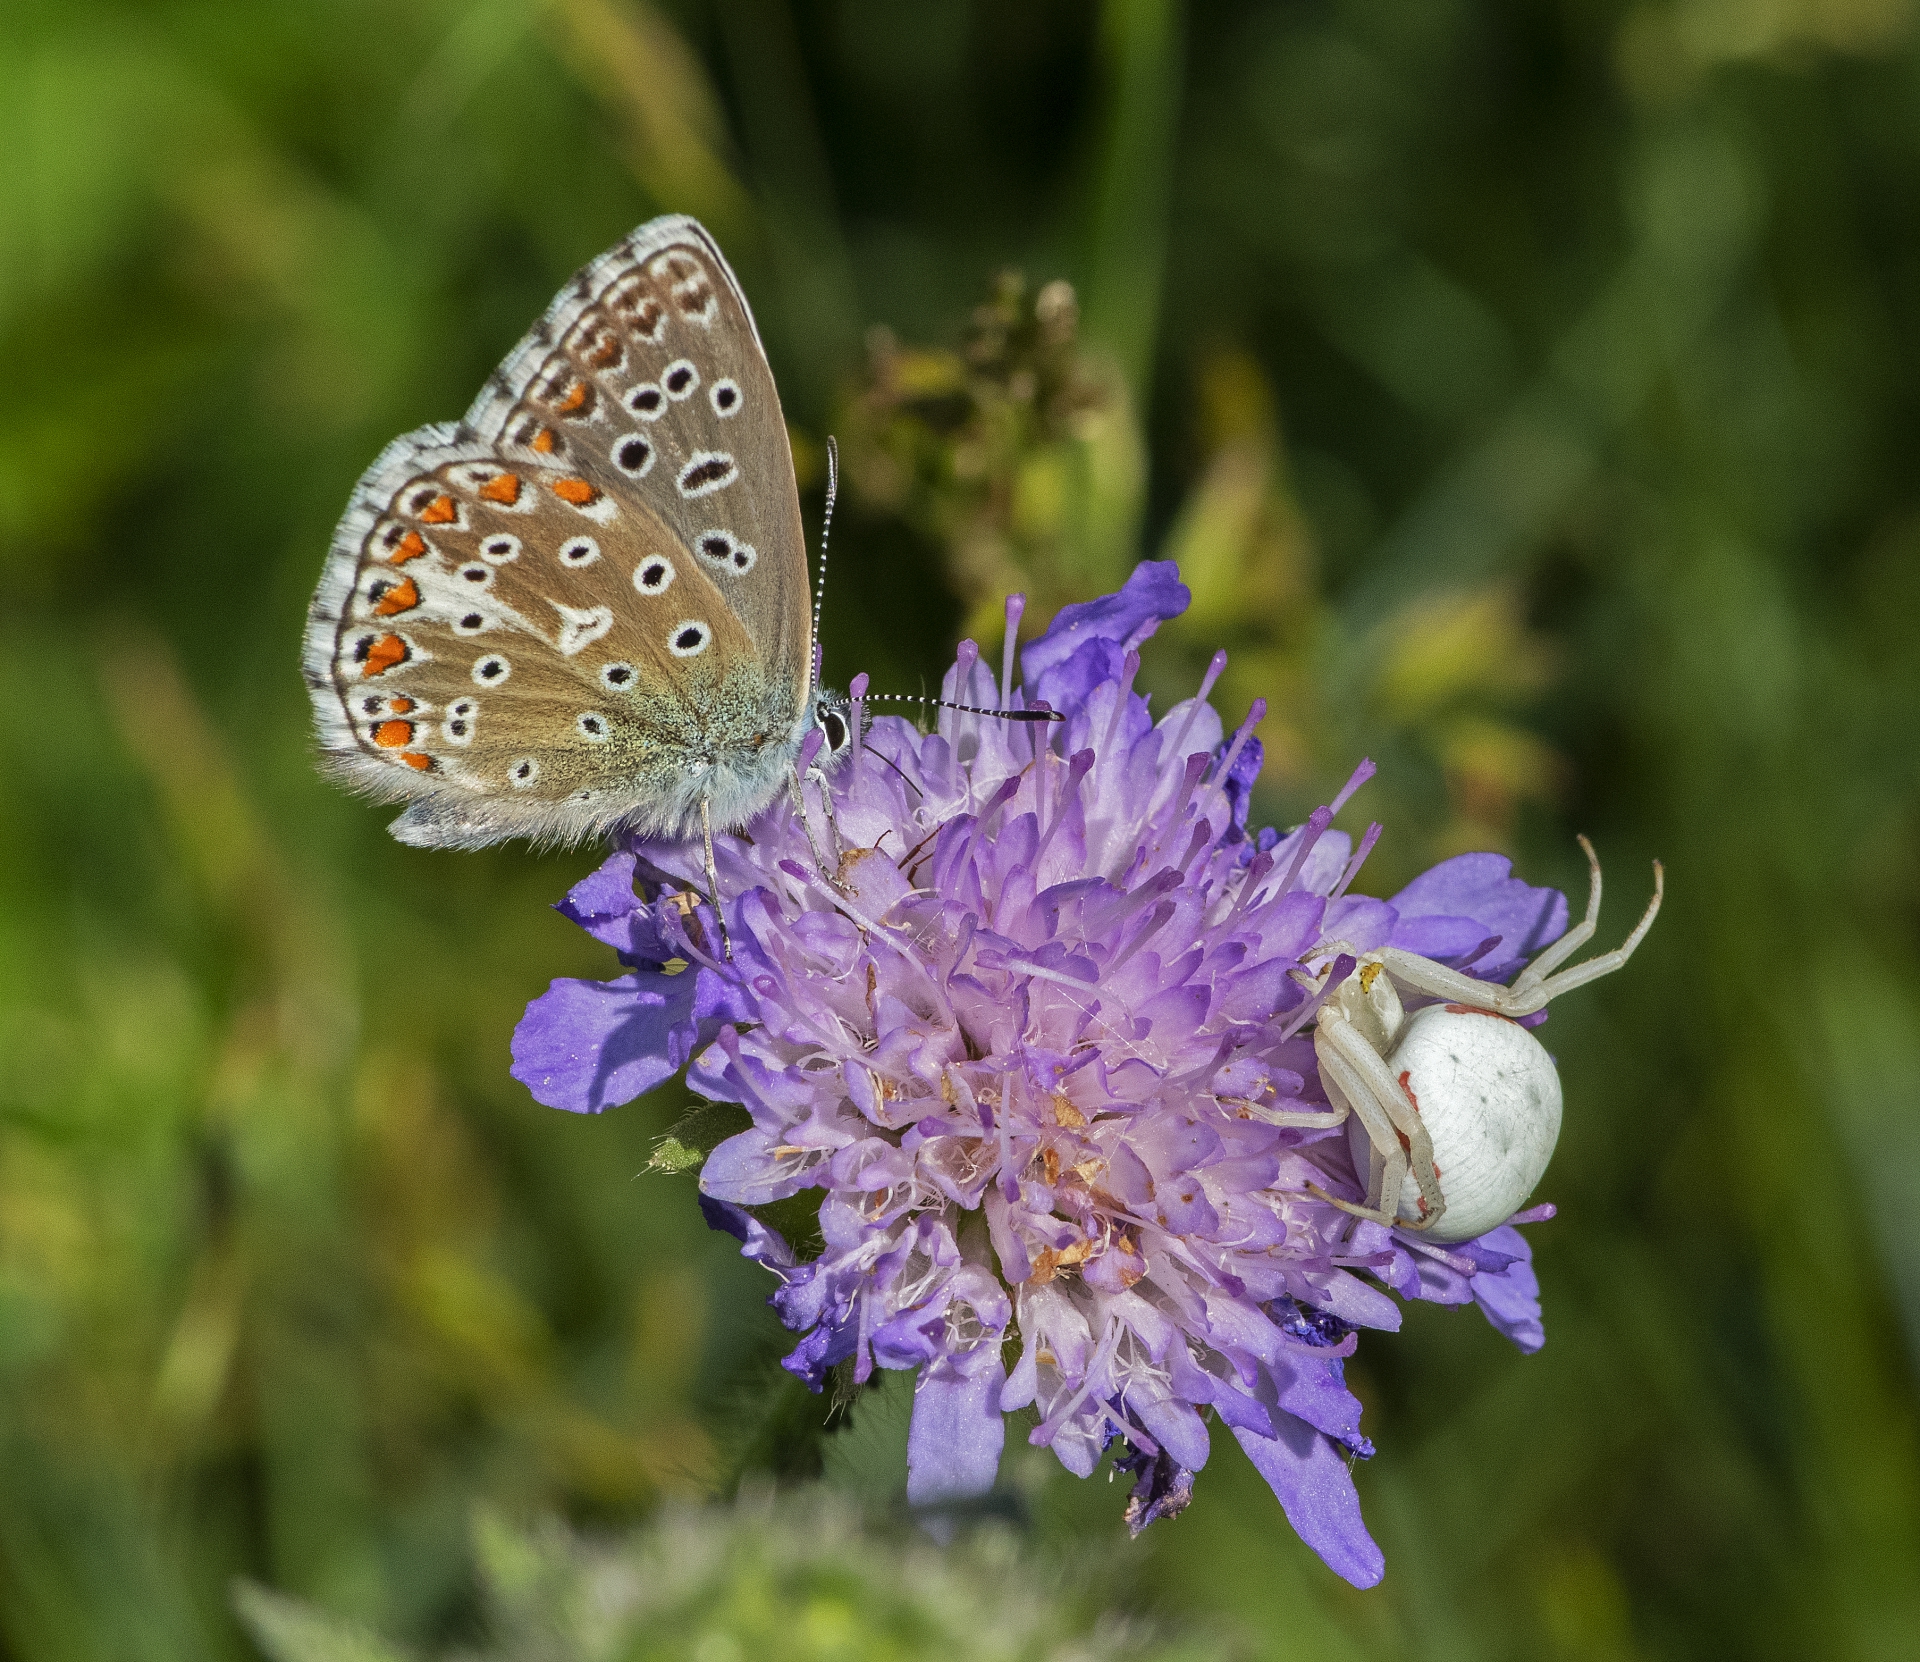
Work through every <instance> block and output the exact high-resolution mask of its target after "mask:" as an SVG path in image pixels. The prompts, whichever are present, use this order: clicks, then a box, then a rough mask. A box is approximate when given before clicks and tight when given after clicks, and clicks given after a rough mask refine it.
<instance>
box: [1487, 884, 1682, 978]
mask: <svg viewBox="0 0 1920 1662" xmlns="http://www.w3.org/2000/svg"><path fill="white" fill-rule="evenodd" d="M1666 888H1667V877H1666V872H1665V871H1664V870H1663V869H1662V868H1661V865H1660V862H1659V861H1658V860H1655V861H1654V862H1653V898H1652V899H1651V900H1649V901H1648V902H1647V909H1646V910H1645V911H1644V912H1642V913H1641V914H1640V921H1639V922H1638V923H1636V924H1635V925H1634V926H1633V933H1632V934H1631V935H1629V936H1628V937H1627V938H1626V939H1625V940H1624V941H1622V942H1621V943H1620V945H1618V946H1617V947H1615V948H1614V949H1613V950H1612V951H1611V952H1603V953H1601V954H1600V956H1599V957H1597V958H1589V959H1588V960H1587V961H1586V962H1585V963H1584V964H1575V965H1574V966H1573V968H1572V969H1570V970H1562V971H1561V972H1560V973H1559V974H1558V975H1555V976H1551V977H1549V978H1548V979H1547V980H1545V981H1543V982H1541V983H1540V985H1539V986H1537V987H1535V988H1534V989H1533V992H1532V994H1531V995H1530V997H1531V1000H1532V1001H1533V1008H1534V1009H1536V1010H1537V1009H1539V1008H1540V1007H1541V1006H1542V1005H1544V1004H1545V1003H1546V1002H1547V1000H1548V999H1550V998H1558V997H1559V996H1560V995H1561V994H1562V993H1567V992H1572V991H1573V989H1574V988H1575V987H1584V986H1585V985H1586V984H1587V983H1588V982H1589V981H1597V980H1599V978H1600V977H1601V976H1603V975H1611V974H1613V972H1614V971H1615V970H1617V969H1618V968H1619V967H1620V966H1621V965H1622V964H1624V963H1625V962H1626V961H1627V960H1628V959H1629V958H1631V957H1632V956H1633V949H1634V948H1635V947H1637V946H1638V945H1639V944H1640V943H1641V942H1642V941H1643V940H1645V939H1646V935H1647V931H1648V930H1649V929H1651V928H1652V927H1653V920H1654V919H1655V918H1656V917H1658V916H1659V915H1660V902H1661V899H1662V898H1663V897H1664V896H1665V894H1666ZM1522 1013H1524V1012H1522Z"/></svg>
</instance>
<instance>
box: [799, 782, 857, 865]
mask: <svg viewBox="0 0 1920 1662" xmlns="http://www.w3.org/2000/svg"><path fill="white" fill-rule="evenodd" d="M807 777H808V778H809V779H811V780H812V781H813V783H814V786H815V788H816V789H817V790H818V791H819V792H820V806H821V807H822V808H824V809H825V810H826V813H827V835H828V836H829V837H831V838H832V839H833V857H834V859H836V860H844V859H845V858H846V855H847V845H846V843H845V842H844V841H843V840H842V839H841V836H840V816H839V815H838V814H836V813H835V812H834V811H833V792H832V791H831V790H830V789H829V788H828V786H827V776H826V773H825V771H824V770H823V769H820V768H808V769H807Z"/></svg>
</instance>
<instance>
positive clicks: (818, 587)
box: [812, 433, 840, 693]
mask: <svg viewBox="0 0 1920 1662" xmlns="http://www.w3.org/2000/svg"><path fill="white" fill-rule="evenodd" d="M839 495H840V445H839V443H838V441H836V440H835V438H834V436H833V435H832V434H831V433H829V434H828V435H827V508H826V512H825V513H824V514H822V515H821V516H820V572H819V575H818V577H817V578H816V579H815V582H814V590H813V689H812V690H813V691H814V692H815V693H818V692H819V690H820V612H821V609H822V608H823V607H824V606H825V605H826V603H827V538H828V537H830V536H831V535H832V534H833V504H834V501H835V499H836V498H838V496H839Z"/></svg>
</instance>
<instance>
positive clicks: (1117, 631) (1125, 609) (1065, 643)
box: [1020, 560, 1193, 682]
mask: <svg viewBox="0 0 1920 1662" xmlns="http://www.w3.org/2000/svg"><path fill="white" fill-rule="evenodd" d="M1192 601H1193V595H1192V593H1191V591H1189V590H1188V588H1187V586H1186V584H1184V583H1182V582H1181V581H1180V568H1179V567H1178V566H1177V565H1175V564H1174V563H1173V562H1172V561H1171V560H1142V561H1141V562H1140V564H1139V565H1137V566H1135V567H1134V568H1133V574H1132V575H1131V576H1130V577H1128V578H1127V581H1126V583H1125V584H1124V585H1123V586H1122V588H1121V590H1120V592H1119V593H1118V594H1106V595H1102V596H1101V597H1100V598H1099V599H1098V600H1087V601H1082V602H1081V603H1080V604H1079V605H1077V606H1062V607H1061V608H1060V610H1059V611H1058V612H1057V613H1055V614H1054V619H1053V622H1052V623H1050V624H1048V625H1047V631H1046V633H1045V634H1043V635H1042V636H1041V637H1040V638H1039V639H1038V640H1035V641H1030V642H1029V643H1028V644H1027V647H1026V649H1025V650H1024V651H1023V652H1022V653H1021V654H1020V667H1021V669H1022V671H1023V672H1024V673H1025V675H1026V678H1027V680H1028V681H1029V682H1035V681H1038V680H1039V679H1040V677H1041V676H1042V675H1044V674H1045V673H1046V672H1047V671H1048V670H1050V669H1054V668H1056V667H1058V666H1059V665H1061V664H1063V663H1065V662H1066V661H1067V659H1069V658H1070V657H1072V656H1073V655H1074V653H1076V652H1078V651H1079V650H1080V648H1081V647H1082V646H1084V645H1085V644H1086V643H1087V642H1088V641H1093V640H1107V641H1114V642H1117V643H1118V644H1119V646H1120V649H1121V651H1123V652H1124V651H1126V650H1128V649H1129V648H1131V647H1136V646H1138V645H1139V644H1140V643H1141V642H1142V641H1144V640H1145V639H1146V638H1147V637H1148V636H1149V635H1151V634H1152V633H1153V631H1154V630H1155V629H1156V628H1157V627H1158V626H1159V625H1160V624H1161V623H1163V622H1164V621H1165V620H1166V619H1168V618H1170V617H1178V616H1179V615H1180V614H1181V613H1182V612H1184V611H1185V610H1186V609H1187V607H1188V606H1189V605H1190V604H1191V603H1192Z"/></svg>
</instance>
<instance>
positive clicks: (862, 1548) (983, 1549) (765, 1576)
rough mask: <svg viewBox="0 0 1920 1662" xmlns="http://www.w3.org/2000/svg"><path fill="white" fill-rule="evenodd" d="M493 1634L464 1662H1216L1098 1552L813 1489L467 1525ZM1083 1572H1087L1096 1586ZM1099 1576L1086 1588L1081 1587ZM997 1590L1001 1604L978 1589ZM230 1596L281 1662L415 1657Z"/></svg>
mask: <svg viewBox="0 0 1920 1662" xmlns="http://www.w3.org/2000/svg"><path fill="white" fill-rule="evenodd" d="M474 1546H475V1548H476V1554H475V1556H476V1558H477V1559H478V1563H477V1565H476V1569H477V1572H478V1573H477V1575H476V1578H475V1579H476V1580H477V1581H478V1583H479V1588H480V1591H481V1593H482V1595H483V1600H484V1607H485V1612H486V1629H487V1632H486V1640H485V1642H484V1644H483V1645H482V1646H481V1647H480V1648H478V1649H473V1648H469V1647H467V1646H462V1647H461V1649H460V1650H459V1651H458V1652H457V1653H454V1654H457V1656H458V1657H460V1658H462V1659H463V1662H489V1659H492V1658H499V1659H502V1662H504V1659H506V1658H513V1659H515V1662H524V1659H526V1658H533V1657H538V1658H540V1659H541V1662H685V1659H686V1658H689V1657H692V1658H696V1659H699V1662H707V1659H710V1658H730V1659H733V1662H742V1659H744V1658H747V1657H753V1658H756V1659H757V1658H777V1659H778V1662H1224V1658H1225V1655H1226V1647H1225V1646H1224V1645H1223V1644H1221V1643H1220V1642H1219V1641H1218V1640H1216V1639H1214V1638H1212V1637H1211V1636H1209V1635H1207V1634H1206V1633H1204V1632H1199V1631H1189V1632H1169V1631H1164V1630H1163V1631H1155V1630H1154V1629H1153V1628H1151V1627H1148V1626H1147V1625H1145V1624H1143V1623H1141V1622H1139V1621H1136V1620H1130V1619H1128V1618H1126V1617H1123V1616H1121V1615H1120V1614H1118V1613H1117V1612H1114V1611H1110V1610H1103V1609H1101V1608H1100V1604H1101V1600H1100V1587H1101V1584H1102V1583H1103V1582H1104V1583H1107V1584H1109V1585H1110V1584H1111V1580H1112V1577H1111V1574H1110V1572H1106V1570H1105V1566H1103V1565H1101V1564H1100V1563H1099V1561H1098V1560H1097V1559H1095V1560H1092V1561H1087V1560H1084V1559H1083V1560H1082V1561H1081V1562H1080V1563H1078V1564H1077V1565H1076V1570H1077V1572H1078V1573H1076V1574H1075V1575H1074V1576H1073V1577H1072V1579H1071V1581H1069V1580H1068V1578H1067V1577H1066V1576H1065V1575H1063V1574H1062V1572H1061V1570H1060V1568H1059V1567H1057V1566H1055V1567H1048V1566H1045V1565H1043V1564H1036V1563H1035V1562H1034V1556H1033V1554H1032V1552H1031V1551H1029V1550H1026V1549H1025V1547H1024V1546H1023V1544H1022V1543H1021V1542H1020V1541H1018V1540H1016V1539H1015V1538H1014V1536H1013V1535H1012V1534H1011V1532H1009V1531H1007V1530H1004V1529H1000V1528H995V1527H982V1528H979V1529H975V1530H970V1531H968V1533H967V1534H966V1535H965V1536H964V1537H963V1538H962V1539H961V1540H960V1541H959V1542H958V1543H957V1544H956V1545H955V1546H953V1547H952V1548H950V1549H948V1550H946V1551H941V1550H939V1549H937V1548H935V1547H934V1545H933V1544H932V1543H931V1542H929V1541H927V1540H926V1539H925V1538H924V1537H919V1538H916V1536H915V1534H914V1532H911V1531H910V1532H908V1533H907V1535H905V1536H904V1537H903V1536H902V1535H901V1534H900V1532H899V1531H897V1530H891V1531H886V1532H884V1533H883V1532H881V1531H879V1530H875V1529H869V1528H867V1527H865V1525H864V1524H863V1522H862V1520H861V1518H860V1516H859V1514H858V1513H857V1512H856V1511H855V1510H854V1509H853V1508H852V1507H851V1506H850V1505H849V1504H848V1503H847V1501H846V1500H845V1498H844V1497H841V1496H836V1495H835V1494H833V1493H832V1492H831V1491H823V1490H819V1489H813V1490H801V1491H799V1492H797V1493H792V1494H786V1495H781V1496H779V1497H777V1498H776V1497H774V1496H773V1495H771V1494H768V1493H756V1492H753V1491H751V1490H750V1491H748V1492H747V1493H745V1494H743V1495H742V1497H741V1498H740V1500H739V1502H738V1503H737V1504H735V1505H732V1506H706V1507H698V1508H696V1507H688V1506H670V1507H668V1508H666V1509H665V1510H664V1511H663V1512H662V1513H661V1514H660V1516H658V1517H657V1518H655V1519H653V1520H652V1521H651V1522H649V1523H648V1524H647V1525H646V1526H645V1527H644V1528H641V1529H637V1530H634V1531H632V1532H630V1533H628V1534H624V1535H619V1536H608V1537H603V1538H599V1539H595V1538H593V1537H582V1536H578V1535H575V1534H573V1533H572V1532H571V1531H569V1530H567V1529H566V1528H564V1527H562V1526H561V1525H560V1524H558V1523H549V1524H546V1525H544V1526H541V1527H538V1528H535V1529H531V1530H521V1529H516V1528H513V1527H510V1526H509V1525H507V1524H506V1523H504V1522H502V1521H501V1520H499V1519H497V1518H494V1517H492V1516H491V1515H489V1514H487V1513H484V1512H483V1513H482V1514H480V1516H479V1517H478V1518H477V1519H476V1520H475V1529H474ZM1089 1569H1091V1570H1092V1571H1093V1574H1092V1576H1091V1577H1089V1575H1088V1573H1087V1572H1088V1570H1089ZM1090 1581H1091V1585H1089V1582H1090ZM988 1594H990V1595H991V1596H984V1595H988ZM234 1603H235V1605H236V1607H237V1608H238V1610H239V1613H240V1616H241V1619H242V1620H243V1621H244V1622H245V1623H246V1626H247V1629H248V1631H249V1632H250V1633H251V1634H252V1635H253V1637H254V1638H255V1640H257V1641H258V1643H259V1645H260V1648H261V1649H262V1650H263V1651H264V1652H265V1653H266V1654H267V1655H268V1656H269V1657H271V1658H272V1659H273V1662H407V1659H408V1657H409V1656H410V1654H411V1653H410V1652H407V1651H404V1650H402V1649H401V1648H400V1647H399V1646H397V1645H393V1644H389V1643H388V1642H386V1641H385V1640H384V1639H382V1638H381V1637H380V1636H378V1635H376V1634H373V1633H370V1632H368V1631H367V1630H366V1629H365V1628H362V1627H360V1626H359V1625H358V1624H356V1623H352V1622H348V1621H344V1620H342V1619H340V1618H338V1617H334V1616H331V1615H328V1614H326V1613H324V1612H322V1611H319V1610H316V1609H314V1608H313V1607H311V1606H309V1605H305V1604H301V1603H299V1602H298V1601H296V1600H294V1599H290V1598H288V1597H286V1596H285V1595H284V1594H280V1593H273V1592H269V1591H268V1590H267V1589H265V1588H263V1587H258V1586H255V1585H252V1584H250V1583H246V1582H242V1583H241V1584H240V1585H239V1586H238V1587H237V1588H236V1589H235V1597H234Z"/></svg>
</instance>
